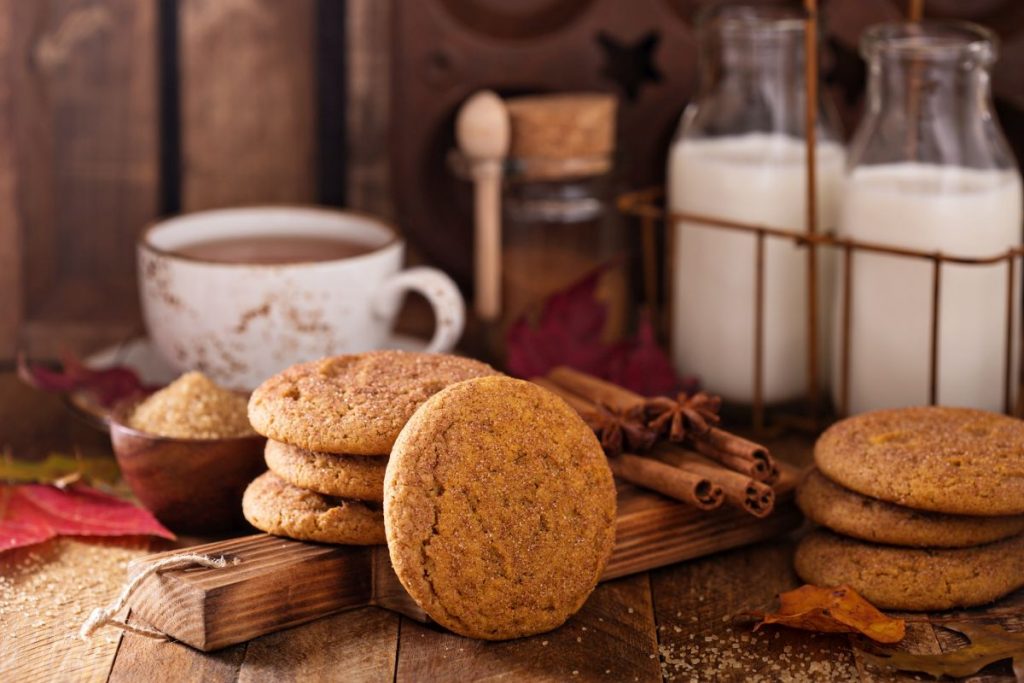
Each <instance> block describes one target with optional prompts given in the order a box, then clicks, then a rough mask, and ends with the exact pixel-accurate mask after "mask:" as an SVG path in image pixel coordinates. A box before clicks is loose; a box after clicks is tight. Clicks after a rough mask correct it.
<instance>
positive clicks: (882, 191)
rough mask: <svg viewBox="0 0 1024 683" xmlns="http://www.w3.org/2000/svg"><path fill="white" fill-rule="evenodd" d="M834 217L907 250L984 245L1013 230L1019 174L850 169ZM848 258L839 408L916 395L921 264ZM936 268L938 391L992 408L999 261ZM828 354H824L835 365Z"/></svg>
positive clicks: (995, 249)
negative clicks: (845, 383)
mask: <svg viewBox="0 0 1024 683" xmlns="http://www.w3.org/2000/svg"><path fill="white" fill-rule="evenodd" d="M839 225H840V234H841V235H843V236H847V237H851V238H854V239H858V240H862V241H867V242H881V243H892V242H893V237H894V236H899V244H900V246H904V247H909V248H912V249H921V250H926V251H942V252H945V253H947V254H956V255H958V256H969V257H984V256H993V255H995V254H999V253H1002V252H1004V251H1006V250H1007V249H1008V248H1009V247H1011V246H1013V245H1015V244H1017V243H1018V242H1019V241H1020V233H1021V182H1020V176H1019V175H1018V174H1017V173H1016V172H1014V171H1003V170H977V169H969V168H959V167H955V166H940V165H935V164H921V163H910V162H908V163H900V164H882V165H875V166H861V167H858V168H855V169H854V170H853V172H852V173H851V174H850V177H849V180H848V183H847V188H846V195H845V198H844V201H843V207H842V212H841V215H840V221H839ZM853 269H854V270H853V276H854V278H853V288H852V292H851V294H852V299H851V308H850V322H851V338H850V388H849V411H850V412H851V413H859V412H863V411H866V410H872V409H876V408H892V407H900V406H910V405H923V404H926V403H927V402H928V398H929V364H930V356H929V349H930V343H931V315H932V298H931V297H932V276H933V268H932V264H931V263H930V262H927V261H911V260H908V259H905V258H897V257H892V256H886V255H879V254H864V253H859V254H857V255H855V256H854V259H853ZM940 277H941V280H940V286H941V306H940V308H939V353H938V396H937V398H938V402H939V403H941V404H945V405H958V406H971V407H975V408H982V409H986V410H1002V406H1003V376H1004V375H1003V371H1004V367H1005V353H1006V333H1005V330H1006V324H1005V321H1006V297H1007V294H1006V290H1007V277H1008V275H1007V266H1006V265H1005V264H996V265H987V266H976V265H957V264H948V265H944V266H943V267H942V273H941V276H940ZM1014 290H1015V291H1017V288H1016V287H1015V288H1014ZM1015 306H1016V308H1015V310H1019V304H1015ZM837 310H838V305H837ZM1017 318H1019V313H1018V315H1017ZM836 338H837V339H838V335H837V337H836ZM1015 339H1016V337H1015ZM1015 344H1016V342H1015ZM839 362H840V359H839V354H838V353H835V354H834V355H833V364H834V368H833V372H834V374H835V376H838V374H839V372H840V368H839V367H838V364H839ZM833 386H834V387H836V389H837V390H838V384H833ZM835 400H836V402H837V403H838V402H839V400H840V397H839V396H838V395H837V396H836V397H835Z"/></svg>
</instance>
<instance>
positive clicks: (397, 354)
mask: <svg viewBox="0 0 1024 683" xmlns="http://www.w3.org/2000/svg"><path fill="white" fill-rule="evenodd" d="M496 374H498V372H497V371H496V370H495V369H494V368H492V367H491V366H489V365H487V364H486V363H481V362H480V361H476V360H472V359H470V358H461V357H459V356H450V355H445V354H436V353H412V352H407V351H371V352H368V353H361V354H353V355H345V356H333V357H330V358H324V359H321V360H318V361H313V362H310V363H300V364H298V365H293V366H292V367H290V368H288V369H286V370H284V371H282V372H280V373H278V374H276V375H274V376H273V377H271V378H269V379H267V380H266V381H265V382H263V384H261V385H260V386H259V387H257V388H256V390H255V391H254V392H253V393H252V396H251V397H250V399H249V421H250V422H251V423H252V426H253V428H254V429H255V430H256V431H257V432H259V433H260V434H262V435H263V436H266V437H268V438H271V439H274V440H275V441H282V442H284V443H289V444H293V445H295V446H299V447H300V448H304V449H306V450H310V451H322V452H326V453H343V454H346V455H386V454H387V453H389V452H390V451H391V446H392V445H393V444H394V442H395V438H396V437H397V436H398V433H399V432H400V431H402V427H403V426H404V425H405V422H406V420H408V419H409V417H410V416H411V415H412V414H413V413H414V412H415V411H416V409H417V408H418V407H419V406H420V404H421V403H423V402H424V401H425V400H427V399H428V398H430V396H432V395H433V394H435V393H437V392H438V391H440V390H441V389H443V388H445V387H446V386H448V385H450V384H454V383H456V382H461V381H462V380H466V379H470V378H473V377H482V376H486V375H496Z"/></svg>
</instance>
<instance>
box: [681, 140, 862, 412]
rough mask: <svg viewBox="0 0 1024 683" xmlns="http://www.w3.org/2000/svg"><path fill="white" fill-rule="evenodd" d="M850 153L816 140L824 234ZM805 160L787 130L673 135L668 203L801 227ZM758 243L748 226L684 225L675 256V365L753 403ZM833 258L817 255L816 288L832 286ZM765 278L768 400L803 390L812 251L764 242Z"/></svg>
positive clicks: (713, 388)
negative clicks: (739, 229) (711, 135)
mask: <svg viewBox="0 0 1024 683" xmlns="http://www.w3.org/2000/svg"><path fill="white" fill-rule="evenodd" d="M843 158H844V155H843V149H842V147H841V146H840V145H839V144H837V143H835V142H829V141H825V142H822V143H819V144H818V147H817V155H816V160H817V169H816V170H817V189H818V195H817V199H818V226H817V227H818V230H825V229H828V228H832V227H834V226H835V220H836V216H837V208H838V207H837V201H838V197H839V187H840V182H841V179H842V173H843ZM805 159H806V151H805V147H804V141H803V140H802V139H797V138H793V137H789V136H786V135H782V134H767V133H751V134H748V135H738V136H726V137H716V138H696V139H686V138H683V139H680V140H677V141H676V143H675V144H674V145H673V147H672V150H671V152H670V157H669V168H668V175H669V184H668V193H669V194H668V198H669V206H670V208H671V209H672V210H673V211H683V212H687V213H691V214H701V215H706V216H715V217H718V218H724V219H729V220H734V221H741V222H746V223H755V224H759V225H766V226H769V227H774V228H784V229H789V230H806V200H805V192H806V187H807V185H806V183H807V172H806V168H805ZM755 240H756V238H755V237H754V235H752V234H748V233H741V232H736V231H732V230H727V229H722V228H712V227H707V226H703V225H700V224H697V223H680V224H679V225H678V226H677V228H676V233H675V236H674V240H673V244H674V253H673V254H672V256H671V258H672V273H673V285H672V296H673V305H672V341H673V344H672V352H673V360H674V362H675V364H676V366H677V368H678V369H679V370H680V372H682V373H684V374H690V373H692V374H696V375H698V376H699V377H700V378H701V379H702V380H703V383H704V386H705V387H707V388H708V389H709V390H710V391H712V392H715V393H717V394H720V395H721V396H722V397H723V398H725V399H726V400H730V401H737V402H742V403H749V402H750V401H752V400H753V377H754V313H755V308H754V307H755V296H754V291H755V280H754V278H755V261H754V260H755V248H756V247H755ZM829 256H830V255H829V254H827V253H826V252H825V251H824V250H819V251H818V258H819V264H820V266H821V268H820V271H821V272H820V273H819V279H818V281H819V283H828V281H829V274H828V272H827V271H828V270H829V269H828V264H830V263H831V261H832V259H830V258H829ZM764 274H765V282H764V347H763V351H764V364H763V369H764V384H763V391H764V399H765V400H766V401H768V402H779V401H785V400H789V399H794V398H798V397H800V396H803V395H804V393H805V391H806V389H807V370H808V367H807V358H808V349H807V323H808V318H807V302H808V297H807V250H806V249H804V248H800V247H798V246H797V245H795V244H794V243H793V242H791V241H789V240H782V239H774V238H767V239H766V241H765V261H764ZM819 291H821V290H819ZM819 302H820V303H821V304H822V307H821V309H820V314H819V316H818V319H819V320H824V319H825V317H824V313H825V312H826V308H825V307H826V306H827V305H828V304H829V297H827V296H820V297H819ZM822 329H827V326H825V325H822ZM819 338H821V339H823V335H822V336H820V337H819ZM825 348H827V346H826V345H825V344H824V343H823V344H822V346H821V350H824V349H825Z"/></svg>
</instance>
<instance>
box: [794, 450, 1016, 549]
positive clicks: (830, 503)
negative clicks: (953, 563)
mask: <svg viewBox="0 0 1024 683" xmlns="http://www.w3.org/2000/svg"><path fill="white" fill-rule="evenodd" d="M796 502H797V505H799V506H800V509H801V510H802V511H803V513H804V515H806V516H807V518H808V519H810V520H811V521H813V522H817V523H818V524H821V525H822V526H826V527H828V528H829V529H832V530H833V531H836V532H838V533H841V534H845V535H846V536H853V537H854V538H859V539H861V540H865V541H872V542H874V543H885V544H888V545H906V546H914V547H937V548H959V547H969V546H975V545H982V544H983V543H991V542H992V541H998V540H1001V539H1004V538H1008V537H1010V536H1015V535H1017V534H1019V533H1022V532H1024V515H1017V516H1013V517H979V516H976V515H974V516H969V515H946V514H942V513H941V512H925V511H922V510H914V509H912V508H908V507H903V506H902V505H895V504H893V503H887V502H885V501H883V500H878V499H877V498H871V497H869V496H862V495H861V494H859V493H855V492H853V491H850V490H849V489H846V488H843V487H842V486H840V485H839V484H836V483H835V482H833V481H830V480H829V479H828V478H827V477H825V475H823V474H822V473H821V472H820V471H818V470H817V469H811V470H810V471H809V472H807V474H806V475H804V478H803V479H802V480H801V482H800V485H799V487H797V491H796Z"/></svg>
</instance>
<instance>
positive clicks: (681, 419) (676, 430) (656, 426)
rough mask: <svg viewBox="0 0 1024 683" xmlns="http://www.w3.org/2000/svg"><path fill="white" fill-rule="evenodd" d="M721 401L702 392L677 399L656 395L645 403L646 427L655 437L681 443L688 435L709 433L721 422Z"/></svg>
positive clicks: (684, 394) (682, 394)
mask: <svg viewBox="0 0 1024 683" xmlns="http://www.w3.org/2000/svg"><path fill="white" fill-rule="evenodd" d="M721 406H722V399H720V398H719V397H718V396H712V395H711V394H708V393H706V392H703V391H700V392H697V393H696V394H693V395H692V396H691V395H689V394H687V393H686V392H683V393H680V394H679V395H678V396H676V398H675V399H671V398H668V397H667V396H654V397H652V398H649V399H647V400H646V401H645V402H644V413H645V414H646V416H647V426H648V427H650V428H651V429H653V430H654V432H655V433H656V434H665V435H666V436H667V437H668V439H669V441H673V442H675V443H680V442H682V441H683V440H684V439H685V438H686V435H687V434H692V435H694V436H700V435H702V434H706V433H707V432H708V431H709V430H710V429H711V427H712V425H716V424H718V423H719V421H720V419H721V418H719V417H718V411H719V409H720V408H721Z"/></svg>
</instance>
